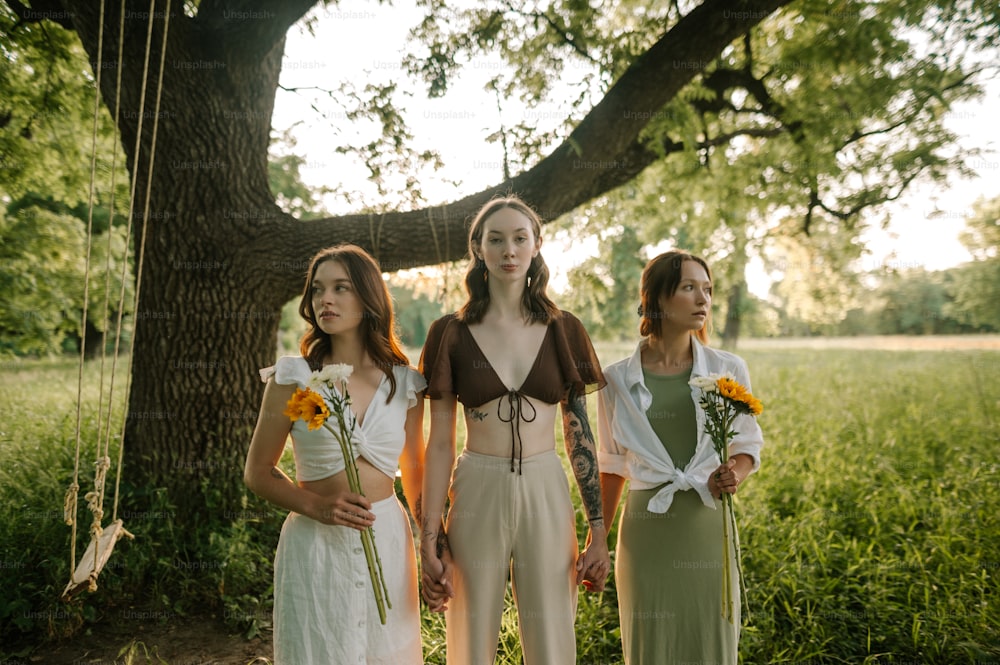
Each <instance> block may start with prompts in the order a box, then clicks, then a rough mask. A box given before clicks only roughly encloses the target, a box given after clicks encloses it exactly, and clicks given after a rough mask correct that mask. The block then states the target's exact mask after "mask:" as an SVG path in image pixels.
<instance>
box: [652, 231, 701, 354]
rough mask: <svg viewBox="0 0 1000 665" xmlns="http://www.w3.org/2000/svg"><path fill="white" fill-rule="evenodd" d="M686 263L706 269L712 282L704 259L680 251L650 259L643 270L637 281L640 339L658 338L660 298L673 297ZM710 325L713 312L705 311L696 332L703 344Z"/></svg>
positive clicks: (660, 311)
mask: <svg viewBox="0 0 1000 665" xmlns="http://www.w3.org/2000/svg"><path fill="white" fill-rule="evenodd" d="M685 261H694V262H695V263H697V264H698V265H700V266H701V267H702V268H704V269H705V274H707V275H708V279H709V280H710V281H711V280H712V270H711V268H709V267H708V263H706V262H705V259H703V258H701V257H699V256H695V255H694V254H691V253H689V252H685V251H682V250H676V249H675V250H671V251H669V252H664V253H663V254H660V255H659V256H657V257H655V258H653V259H650V261H649V263H647V264H646V267H645V268H643V270H642V278H641V279H640V280H639V316H641V317H642V320H641V321H640V322H639V334H640V335H642V336H643V337H654V338H659V337H660V326H661V325H662V322H663V311H662V310H661V309H660V303H659V300H660V296H661V295H664V294H665V295H667V296H673V295H674V294H675V293H677V287H678V286H679V285H680V283H681V267H682V266H683V265H684V262H685ZM711 322H712V310H711V309H709V310H708V316H706V317H705V323H704V324H703V325H702V327H701V328H699V329H698V330H696V331H695V333H694V334H695V337H697V338H698V339H699V340H700V341H701V343H702V344H708V327H709V325H710V324H711Z"/></svg>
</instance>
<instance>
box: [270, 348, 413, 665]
mask: <svg viewBox="0 0 1000 665" xmlns="http://www.w3.org/2000/svg"><path fill="white" fill-rule="evenodd" d="M393 372H394V374H395V377H396V393H395V395H393V398H392V400H391V401H390V402H389V403H388V404H386V397H387V396H388V394H389V388H390V384H389V381H388V379H387V378H386V377H383V379H382V382H381V383H380V384H379V387H378V389H377V390H376V392H375V396H374V397H373V398H372V401H371V404H370V405H369V407H368V411H367V412H366V413H365V416H364V418H363V420H362V422H361V423H360V424H359V425H358V426H357V427H356V428H355V432H354V438H353V443H354V449H355V450H356V451H357V452H358V454H359V455H361V456H363V457H364V458H365V459H366V460H368V461H369V462H371V463H372V465H374V466H375V467H376V468H377V469H379V470H380V471H382V472H383V473H385V474H386V475H388V476H390V477H394V476H395V472H396V466H397V463H398V460H399V455H400V454H401V452H402V450H403V444H404V442H405V434H404V424H405V422H406V412H407V410H408V409H410V408H411V407H413V406H417V405H418V403H417V399H416V393H418V392H420V391H421V390H423V389H424V386H425V385H426V382H425V381H424V378H423V377H422V376H421V375H420V374H419V373H418V372H417V371H415V370H413V369H412V368H409V367H405V366H397V367H394V368H393ZM310 374H311V372H310V370H309V366H308V364H307V363H306V361H305V360H304V359H302V358H300V357H297V356H286V357H283V358H280V359H279V360H278V362H277V364H276V365H275V366H274V367H273V368H268V369H267V370H262V372H261V376H262V378H264V379H265V380H266V379H267V378H270V377H271V376H273V377H274V380H275V382H276V383H279V384H283V385H289V384H296V385H298V386H299V387H305V386H306V385H307V384H308V381H309V377H310ZM419 406H421V407H422V406H423V405H422V404H421V405H419ZM291 436H292V444H293V453H294V457H295V468H296V477H297V478H298V480H300V481H308V480H319V479H321V478H326V477H329V476H331V475H334V474H336V473H339V472H340V471H342V470H343V469H344V459H343V455H342V454H341V452H340V444H339V443H337V441H336V440H335V439H334V438H333V436H332V435H331V434H330V433H329V432H328V431H327V430H326V428H320V429H317V430H314V431H311V432H310V431H309V430H308V429H307V427H306V424H305V423H304V422H303V421H301V420H298V421H295V423H294V424H293V425H292V431H291ZM371 512H372V513H374V514H375V516H376V519H375V526H374V528H373V530H374V532H375V544H376V547H377V549H378V553H379V556H380V558H381V560H382V572H383V575H384V577H385V581H386V585H387V586H388V590H389V600H390V601H391V603H392V608H391V609H388V610H387V612H386V614H387V617H386V625H384V626H383V625H382V624H381V622H380V620H379V616H378V608H377V606H376V604H375V597H374V594H373V591H372V586H371V580H370V577H369V574H368V568H367V563H366V560H365V556H364V552H363V550H362V547H361V534H360V532H359V531H357V530H356V529H352V528H349V527H344V526H330V525H326V524H321V523H320V522H316V521H315V520H312V519H310V518H308V517H305V516H304V515H299V514H297V513H290V514H289V515H288V517H287V519H286V520H285V523H284V525H283V526H282V528H281V537H280V539H279V541H278V549H277V553H276V554H275V558H274V663H275V665H321V664H322V665H326V664H331V665H334V664H336V665H341V664H344V665H346V664H348V663H366V664H368V665H410V664H414V663H415V664H420V663H423V653H422V648H421V642H420V606H419V600H418V592H417V567H416V557H415V555H414V550H413V534H412V532H411V530H410V521H409V519H408V518H407V516H406V513H405V512H404V510H403V507H402V505H401V504H400V503H399V501H398V499H397V498H396V497H395V496H392V497H389V498H387V499H383V500H381V501H377V502H374V503H373V504H372V510H371Z"/></svg>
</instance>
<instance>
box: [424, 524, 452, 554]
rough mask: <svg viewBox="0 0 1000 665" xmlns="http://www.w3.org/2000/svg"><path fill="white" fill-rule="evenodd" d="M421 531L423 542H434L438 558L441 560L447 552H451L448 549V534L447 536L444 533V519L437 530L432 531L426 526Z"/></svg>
mask: <svg viewBox="0 0 1000 665" xmlns="http://www.w3.org/2000/svg"><path fill="white" fill-rule="evenodd" d="M420 531H421V536H420V540H421V542H426V541H430V540H433V541H434V551H435V552H436V553H437V557H438V558H439V559H440V558H441V556H442V555H443V554H444V553H445V552H446V551H449V550H450V548H449V547H448V534H446V533H445V531H444V519H443V518H442V520H441V525H440V526H439V527H438V528H437V529H432V528H430V526H429V525H427V524H425V525H424V526H423V528H422V529H421V530H420Z"/></svg>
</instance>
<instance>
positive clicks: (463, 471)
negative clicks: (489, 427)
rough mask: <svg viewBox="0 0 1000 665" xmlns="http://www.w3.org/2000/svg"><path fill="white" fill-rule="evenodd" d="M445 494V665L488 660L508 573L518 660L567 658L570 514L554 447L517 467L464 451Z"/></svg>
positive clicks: (571, 595)
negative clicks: (448, 562) (448, 564)
mask: <svg viewBox="0 0 1000 665" xmlns="http://www.w3.org/2000/svg"><path fill="white" fill-rule="evenodd" d="M449 497H450V499H451V508H450V509H449V511H448V521H447V525H446V529H447V533H448V541H449V543H450V546H451V552H452V557H453V559H454V565H455V577H454V581H455V598H453V599H452V600H451V601H450V602H449V608H448V611H447V613H446V615H445V616H446V626H447V646H448V653H447V655H448V664H449V665H492V664H493V661H494V658H495V657H496V651H497V638H498V636H499V633H500V620H501V617H502V614H503V609H504V595H505V592H506V587H507V576H508V573H509V574H510V578H511V584H512V588H513V592H514V602H515V603H516V605H517V611H518V626H519V629H520V634H521V648H522V651H523V654H524V663H525V665H560V664H565V665H575V663H576V636H575V634H574V628H573V623H574V620H575V618H576V593H577V591H576V568H575V563H576V554H577V541H576V522H575V520H574V513H573V504H572V502H571V501H570V496H569V486H568V484H567V480H566V472H565V471H564V470H563V466H562V463H561V461H560V459H559V456H558V455H557V454H556V452H555V451H554V450H553V451H550V452H546V453H542V454H540V455H534V456H532V457H528V458H526V459H524V460H523V461H522V463H521V473H518V472H517V471H514V472H511V470H510V459H509V458H504V457H493V456H490V455H481V454H478V453H473V452H469V451H465V452H463V453H462V454H461V456H459V458H458V464H457V465H456V467H455V472H454V474H453V476H452V482H451V489H450V491H449Z"/></svg>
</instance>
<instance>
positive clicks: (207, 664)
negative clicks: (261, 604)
mask: <svg viewBox="0 0 1000 665" xmlns="http://www.w3.org/2000/svg"><path fill="white" fill-rule="evenodd" d="M129 629H130V630H129V631H128V633H126V632H125V631H123V630H122V629H121V628H120V627H115V626H114V625H111V624H99V625H96V626H92V627H90V628H89V630H88V629H85V632H86V633H87V634H80V635H77V636H76V637H74V638H72V639H69V640H65V641H60V642H51V643H47V644H43V645H40V646H38V647H36V648H35V649H33V650H32V651H31V653H30V654H26V655H24V656H13V657H8V658H7V659H6V660H4V661H3V662H4V663H5V665H15V664H18V665H20V664H22V663H23V664H24V665H33V664H35V663H38V664H39V665H146V664H149V665H153V664H155V665H164V664H166V665H269V664H270V663H271V654H272V652H271V636H270V634H269V633H267V634H264V635H262V636H260V637H256V638H254V639H251V640H247V639H246V638H245V637H244V636H242V635H239V634H233V633H230V632H229V631H227V630H226V628H225V627H224V626H223V625H222V622H221V621H220V620H219V619H218V618H217V617H212V616H206V617H186V618H184V619H180V620H176V621H172V622H169V623H151V624H150V625H148V626H144V625H139V626H138V627H137V626H136V625H135V624H134V623H132V625H130V626H129Z"/></svg>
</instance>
